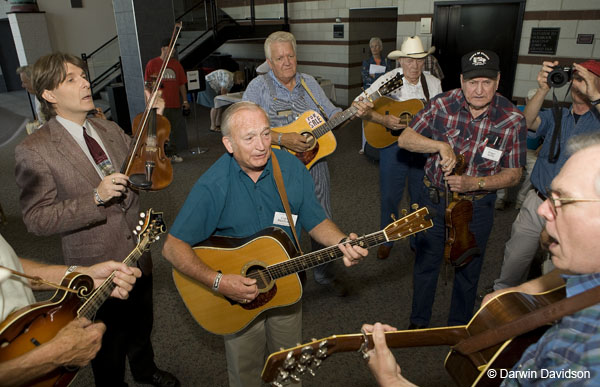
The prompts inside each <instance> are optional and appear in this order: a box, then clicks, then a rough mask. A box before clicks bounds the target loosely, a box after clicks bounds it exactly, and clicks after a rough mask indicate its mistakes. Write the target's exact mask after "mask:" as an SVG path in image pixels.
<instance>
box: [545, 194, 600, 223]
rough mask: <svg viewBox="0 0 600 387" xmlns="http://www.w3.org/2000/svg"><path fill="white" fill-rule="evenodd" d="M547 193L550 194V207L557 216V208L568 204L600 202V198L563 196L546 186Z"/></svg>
mask: <svg viewBox="0 0 600 387" xmlns="http://www.w3.org/2000/svg"><path fill="white" fill-rule="evenodd" d="M546 193H547V194H548V197H547V199H548V202H549V203H550V208H551V209H552V214H553V215H554V216H555V217H556V216H557V212H556V209H557V208H559V207H562V206H565V205H567V204H571V203H575V202H600V199H586V198H561V197H560V196H558V193H557V192H556V191H553V190H552V189H550V188H546Z"/></svg>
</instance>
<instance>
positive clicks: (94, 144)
mask: <svg viewBox="0 0 600 387" xmlns="http://www.w3.org/2000/svg"><path fill="white" fill-rule="evenodd" d="M83 138H84V139H85V143H86V144H87V146H88V149H89V150H90V154H91V155H92V158H93V159H94V161H95V162H96V165H98V167H100V170H102V173H103V174H104V176H108V175H110V174H112V173H114V172H115V169H114V168H113V166H112V164H111V162H110V160H109V159H108V156H107V155H106V153H104V150H103V149H102V147H101V146H100V144H98V141H96V140H94V138H93V137H92V136H90V135H89V134H87V131H86V129H85V126H84V127H83Z"/></svg>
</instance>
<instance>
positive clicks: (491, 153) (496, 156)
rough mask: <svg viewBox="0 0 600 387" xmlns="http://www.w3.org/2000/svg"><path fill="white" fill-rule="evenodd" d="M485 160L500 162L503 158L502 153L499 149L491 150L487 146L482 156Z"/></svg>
mask: <svg viewBox="0 0 600 387" xmlns="http://www.w3.org/2000/svg"><path fill="white" fill-rule="evenodd" d="M481 156H482V157H483V158H484V159H488V160H493V161H495V162H498V161H500V157H501V156H502V151H499V150H498V149H494V148H491V147H489V146H486V147H485V149H484V150H483V153H482V155H481Z"/></svg>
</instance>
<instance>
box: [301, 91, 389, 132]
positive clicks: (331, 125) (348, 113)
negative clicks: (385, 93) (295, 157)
mask: <svg viewBox="0 0 600 387" xmlns="http://www.w3.org/2000/svg"><path fill="white" fill-rule="evenodd" d="M381 96H382V94H381V93H380V92H379V91H376V92H374V93H373V94H371V95H369V96H368V97H367V100H369V101H371V102H373V101H375V100H377V99H378V98H379V97H381ZM357 111H358V109H357V108H356V107H354V106H350V107H349V108H348V109H346V110H344V111H343V112H342V113H341V114H338V115H337V116H335V117H333V118H331V119H330V120H329V121H327V123H325V125H321V126H319V127H318V128H317V129H315V130H313V135H314V136H315V137H316V138H317V139H318V138H320V137H321V136H324V135H325V134H327V133H328V132H330V131H332V130H333V129H335V128H337V127H338V126H340V125H341V124H343V123H344V122H345V121H347V120H349V119H350V118H352V117H353V116H354V115H355V114H356V112H357Z"/></svg>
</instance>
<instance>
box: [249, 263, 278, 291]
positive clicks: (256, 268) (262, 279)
mask: <svg viewBox="0 0 600 387" xmlns="http://www.w3.org/2000/svg"><path fill="white" fill-rule="evenodd" d="M246 277H249V278H253V279H255V280H256V286H258V291H262V290H264V289H266V288H267V287H268V286H269V285H271V282H272V281H273V280H272V279H271V276H269V273H268V272H267V271H266V270H265V268H264V267H263V266H260V265H252V266H250V267H249V268H248V269H247V270H246Z"/></svg>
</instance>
